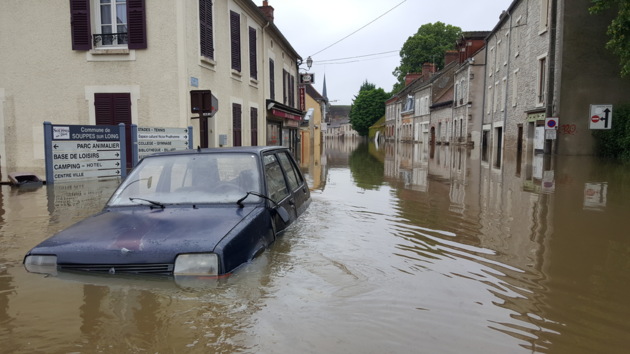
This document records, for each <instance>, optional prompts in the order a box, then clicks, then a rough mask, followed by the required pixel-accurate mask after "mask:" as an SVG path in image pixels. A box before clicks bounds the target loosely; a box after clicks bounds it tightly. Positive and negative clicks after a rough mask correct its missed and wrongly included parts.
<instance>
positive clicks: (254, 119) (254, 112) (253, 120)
mask: <svg viewBox="0 0 630 354" xmlns="http://www.w3.org/2000/svg"><path fill="white" fill-rule="evenodd" d="M250 126H251V129H252V137H251V138H252V146H257V145H258V108H255V107H252V108H251V109H250Z"/></svg>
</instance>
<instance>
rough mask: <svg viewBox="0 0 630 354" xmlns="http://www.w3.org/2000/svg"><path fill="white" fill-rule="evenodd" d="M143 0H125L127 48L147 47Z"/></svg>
mask: <svg viewBox="0 0 630 354" xmlns="http://www.w3.org/2000/svg"><path fill="white" fill-rule="evenodd" d="M145 13H146V11H145V6H144V0H127V37H128V39H129V42H128V47H129V49H146V48H147V26H146V15H145Z"/></svg>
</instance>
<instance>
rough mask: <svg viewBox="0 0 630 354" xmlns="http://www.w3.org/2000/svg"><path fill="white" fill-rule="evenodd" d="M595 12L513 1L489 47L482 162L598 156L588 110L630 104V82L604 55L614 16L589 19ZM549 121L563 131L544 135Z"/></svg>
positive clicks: (582, 5)
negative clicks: (540, 155) (505, 157)
mask: <svg viewBox="0 0 630 354" xmlns="http://www.w3.org/2000/svg"><path fill="white" fill-rule="evenodd" d="M590 6H592V1H590V0H572V1H570V2H569V1H565V0H534V1H532V0H529V1H526V0H515V1H513V2H512V4H511V5H510V6H509V8H508V9H507V10H506V11H504V12H503V13H502V14H501V16H500V20H499V22H498V23H497V25H496V26H495V27H494V29H493V30H492V31H491V33H490V35H489V36H488V37H487V40H486V42H487V44H486V63H487V65H486V75H485V85H484V86H485V87H484V90H485V96H486V100H485V104H484V112H483V128H482V145H483V146H484V147H487V148H485V149H483V150H485V151H484V152H483V153H482V159H483V160H485V161H488V162H491V163H492V164H493V165H494V166H500V165H501V161H502V154H504V153H518V154H520V153H521V152H523V151H524V152H526V153H527V155H528V156H531V155H532V154H533V153H535V152H546V153H557V154H561V155H591V154H593V152H594V151H593V138H592V135H591V130H590V128H589V123H590V106H591V105H600V104H611V105H613V106H614V105H617V104H620V103H627V102H628V97H627V92H628V91H629V90H630V80H627V79H621V78H620V76H619V65H618V63H619V61H618V58H616V57H615V56H614V55H613V54H612V53H611V52H610V51H609V50H607V49H605V48H604V45H605V43H606V42H607V37H606V28H607V26H608V24H609V23H610V21H611V19H612V17H613V16H615V15H616V13H615V11H614V10H611V11H609V12H608V13H606V14H602V15H591V14H589V12H588V8H589V7H590ZM585 24H588V25H585ZM545 118H557V119H558V122H559V126H558V129H557V130H555V131H551V132H545ZM613 124H614V123H613Z"/></svg>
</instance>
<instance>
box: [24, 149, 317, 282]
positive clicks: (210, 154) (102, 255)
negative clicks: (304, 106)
mask: <svg viewBox="0 0 630 354" xmlns="http://www.w3.org/2000/svg"><path fill="white" fill-rule="evenodd" d="M310 201H311V199H310V191H309V189H308V186H307V185H306V181H305V179H304V177H303V175H302V173H301V171H300V170H299V168H298V166H297V164H296V162H295V159H294V158H293V156H292V155H291V153H290V152H289V150H288V149H286V148H282V147H240V148H217V149H198V150H186V151H177V152H169V153H159V154H155V155H151V156H148V157H145V158H144V159H143V160H142V161H141V162H140V163H139V164H138V165H137V166H136V168H134V170H133V171H132V172H131V173H130V174H129V175H128V176H127V178H126V179H125V180H124V181H123V182H122V183H121V184H120V186H119V187H118V188H117V189H116V191H115V192H114V193H113V195H112V197H111V198H110V199H109V201H108V202H107V204H106V205H105V207H104V209H103V210H102V211H101V212H99V213H97V214H95V215H93V216H91V217H88V218H87V219H84V220H82V221H80V222H78V223H76V224H74V225H72V226H70V227H69V228H67V229H65V230H63V231H61V232H59V233H57V234H55V235H53V236H52V237H50V238H48V239H46V240H45V241H43V242H41V243H40V244H39V245H37V246H35V247H34V248H33V249H31V250H30V251H29V252H28V253H27V254H26V256H25V258H24V266H25V267H26V269H27V270H28V271H29V272H34V273H44V274H53V275H56V274H57V272H58V271H61V272H65V271H74V272H77V271H79V272H89V273H97V274H120V273H132V274H160V275H168V276H173V275H174V276H176V277H178V276H180V277H201V278H206V277H218V276H221V275H226V274H229V273H231V272H233V271H234V270H235V269H236V268H238V267H239V266H241V265H243V264H244V263H246V262H248V261H250V260H251V259H252V258H254V257H255V256H256V255H258V254H260V253H261V252H262V251H263V250H264V249H266V248H267V247H268V246H269V245H270V244H271V243H273V242H274V241H275V239H276V237H277V235H278V233H280V232H282V231H283V230H284V229H285V228H286V227H287V226H288V225H290V224H291V223H292V222H294V221H295V220H296V219H297V218H298V217H299V216H300V215H301V214H302V213H303V212H304V211H305V210H306V209H307V208H308V205H309V204H310Z"/></svg>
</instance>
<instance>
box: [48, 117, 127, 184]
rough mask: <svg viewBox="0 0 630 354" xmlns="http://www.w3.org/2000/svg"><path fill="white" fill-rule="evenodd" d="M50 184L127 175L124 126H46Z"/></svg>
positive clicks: (49, 124)
mask: <svg viewBox="0 0 630 354" xmlns="http://www.w3.org/2000/svg"><path fill="white" fill-rule="evenodd" d="M44 148H45V154H46V156H45V157H46V181H47V183H54V182H65V181H76V180H84V179H90V178H96V179H104V178H117V177H124V176H125V175H126V170H125V159H126V156H125V129H124V125H123V126H122V127H121V126H116V125H68V124H64V125H53V124H51V123H50V122H45V123H44Z"/></svg>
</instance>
